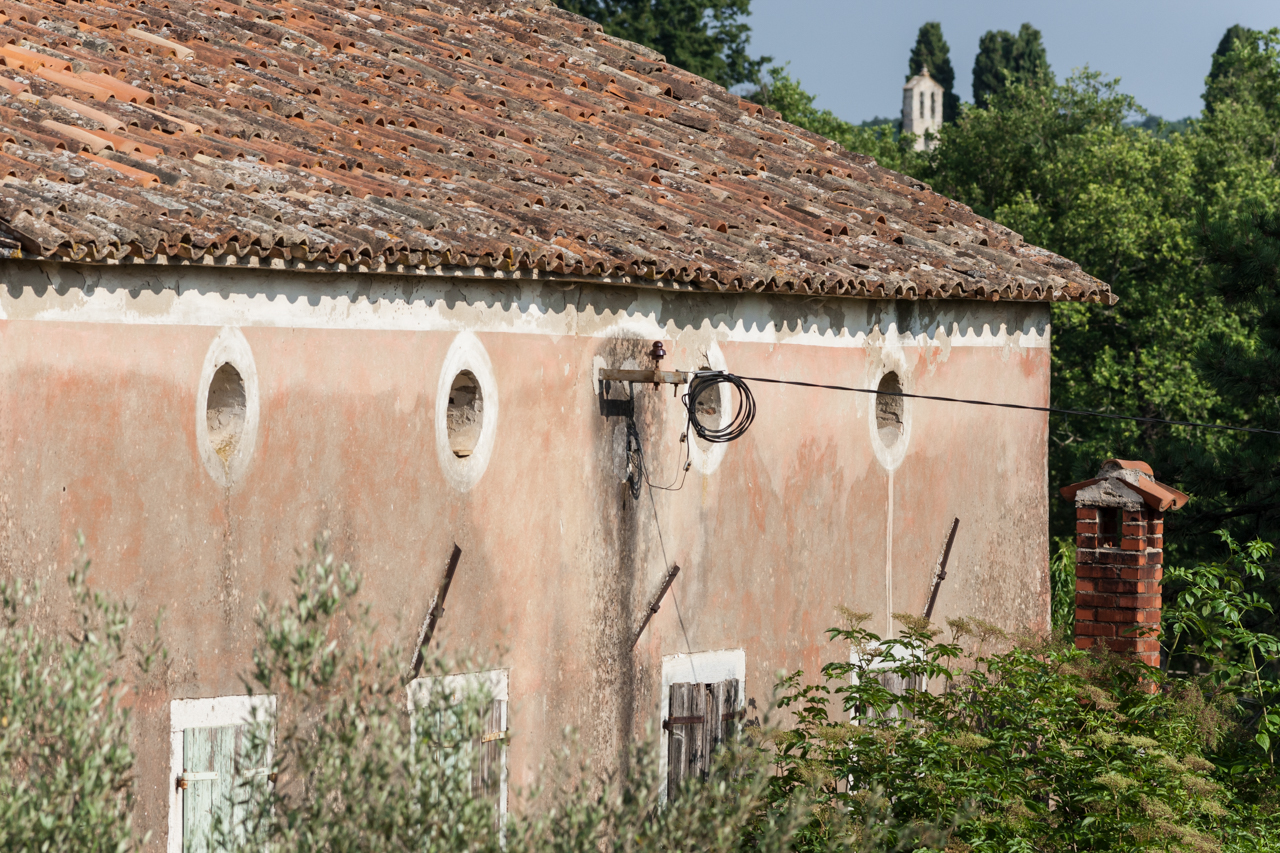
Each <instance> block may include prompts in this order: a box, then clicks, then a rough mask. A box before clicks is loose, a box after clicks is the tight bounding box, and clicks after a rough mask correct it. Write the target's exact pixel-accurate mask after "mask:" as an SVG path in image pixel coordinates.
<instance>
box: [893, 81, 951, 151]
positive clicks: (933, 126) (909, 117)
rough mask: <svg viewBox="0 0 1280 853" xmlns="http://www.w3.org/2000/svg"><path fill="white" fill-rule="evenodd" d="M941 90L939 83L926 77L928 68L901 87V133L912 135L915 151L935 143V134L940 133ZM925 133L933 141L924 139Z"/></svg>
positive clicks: (930, 146)
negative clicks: (914, 141)
mask: <svg viewBox="0 0 1280 853" xmlns="http://www.w3.org/2000/svg"><path fill="white" fill-rule="evenodd" d="M944 91H946V90H945V89H943V88H942V84H941V83H939V82H938V81H937V80H934V79H933V78H932V77H931V76H929V69H928V68H923V69H921V70H920V73H919V74H917V75H916V76H914V77H912V78H911V79H910V80H908V81H907V83H906V85H905V86H903V87H902V132H903V133H914V134H915V136H916V143H915V149H916V150H917V151H923V150H925V149H926V148H932V147H933V146H934V145H936V144H937V136H938V132H939V131H940V130H942V94H943V92H944ZM926 133H929V134H932V135H933V138H932V139H926V138H925V134H926Z"/></svg>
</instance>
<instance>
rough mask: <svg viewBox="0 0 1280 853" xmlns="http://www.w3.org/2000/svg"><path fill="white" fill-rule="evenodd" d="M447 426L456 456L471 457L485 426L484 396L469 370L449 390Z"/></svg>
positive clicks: (456, 379) (478, 383)
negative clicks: (481, 430) (481, 429)
mask: <svg viewBox="0 0 1280 853" xmlns="http://www.w3.org/2000/svg"><path fill="white" fill-rule="evenodd" d="M446 422H447V424H448V428H449V448H450V449H451V450H453V455H454V456H457V457H458V458H460V459H465V458H466V457H468V456H470V455H471V454H472V452H473V451H475V449H476V445H477V444H479V442H480V428H481V427H482V426H483V425H484V395H483V394H481V393H480V382H479V381H478V380H477V379H476V377H475V374H473V373H472V372H471V371H470V370H464V371H462V372H461V373H459V374H458V375H457V376H455V377H454V378H453V384H452V385H451V386H449V408H448V411H447V413H446Z"/></svg>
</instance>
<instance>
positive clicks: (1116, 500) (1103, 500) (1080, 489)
mask: <svg viewBox="0 0 1280 853" xmlns="http://www.w3.org/2000/svg"><path fill="white" fill-rule="evenodd" d="M1099 484H1105V485H1103V486H1102V487H1101V488H1095V487H1097V486H1099ZM1059 491H1060V492H1061V494H1062V496H1063V497H1064V498H1066V499H1067V500H1074V501H1075V502H1076V506H1121V505H1125V507H1126V508H1127V509H1136V508H1137V507H1136V506H1129V504H1130V503H1136V501H1132V500H1125V498H1126V497H1127V496H1128V495H1133V494H1136V495H1137V496H1138V497H1140V498H1141V501H1142V503H1145V504H1146V505H1147V506H1149V507H1151V508H1152V509H1154V510H1159V511H1160V512H1164V511H1166V510H1171V509H1172V510H1178V509H1182V507H1184V506H1186V503H1187V496H1186V495H1185V494H1183V493H1182V492H1180V491H1178V490H1177V489H1175V488H1173V487H1172V486H1166V485H1165V484H1164V483H1160V482H1157V481H1156V479H1155V476H1154V473H1153V472H1152V470H1151V466H1150V465H1148V464H1147V463H1146V462H1137V461H1133V460H1129V459H1108V460H1107V461H1106V462H1103V463H1102V470H1100V471H1099V472H1098V476H1097V477H1094V478H1093V479H1090V480H1085V481H1083V482H1080V483H1073V484H1071V485H1070V486H1063V487H1062V489H1060V490H1059ZM1095 501H1096V503H1095Z"/></svg>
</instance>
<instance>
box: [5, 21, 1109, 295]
mask: <svg viewBox="0 0 1280 853" xmlns="http://www.w3.org/2000/svg"><path fill="white" fill-rule="evenodd" d="M0 43H3V46H2V47H0V63H2V64H0V145H2V146H3V153H2V154H0V179H2V180H3V181H4V186H3V191H2V192H0V256H7V257H34V258H59V259H65V260H74V261H82V262H115V261H121V260H125V261H129V262H138V261H151V262H167V263H174V262H186V263H216V264H219V265H222V264H228V263H249V264H251V265H253V264H257V263H259V262H263V263H268V262H269V263H270V264H271V265H272V266H277V267H279V266H284V267H287V268H301V269H331V268H335V266H336V267H338V268H343V267H345V268H351V267H361V268H369V269H376V270H391V271H408V272H411V271H415V270H417V271H422V270H424V269H434V268H437V267H442V266H445V267H459V266H463V267H484V268H488V269H490V270H495V271H496V270H502V271H510V270H521V269H526V270H538V271H542V272H549V273H562V274H568V275H573V276H591V277H601V276H603V277H609V278H610V279H612V280H625V281H633V282H639V283H646V282H647V283H649V284H652V285H658V286H664V287H677V288H681V287H688V288H695V289H696V288H702V289H715V290H779V291H792V292H798V293H807V294H835V295H847V296H872V297H889V298H906V299H916V298H976V299H1015V300H1040V301H1044V300H1080V301H1093V302H1103V303H1106V304H1111V303H1113V302H1114V301H1115V297H1114V296H1113V295H1112V294H1111V291H1110V288H1109V287H1108V286H1107V285H1106V284H1103V283H1102V282H1100V281H1098V280H1097V279H1094V278H1093V277H1091V276H1089V275H1087V274H1085V273H1083V272H1082V271H1081V270H1080V268H1079V266H1077V265H1076V264H1074V263H1072V262H1071V261H1069V260H1067V259H1065V258H1062V257H1059V256H1057V255H1054V254H1052V253H1050V252H1047V251H1044V250H1042V249H1037V248H1035V247H1033V246H1028V245H1026V244H1024V243H1023V242H1022V239H1021V237H1019V235H1017V234H1015V233H1013V232H1011V231H1010V230H1008V229H1007V228H1004V227H1002V226H1000V225H997V224H996V223H994V222H991V221H989V220H986V219H983V218H982V217H980V216H976V215H975V214H974V213H973V212H972V211H971V210H970V209H969V208H967V207H965V206H964V205H961V204H958V203H956V202H953V201H950V200H948V199H946V198H944V197H942V196H940V195H938V194H936V193H934V192H932V191H931V190H930V188H929V187H928V186H926V185H924V184H922V183H920V182H918V181H915V180H913V179H911V178H908V177H905V176H903V175H899V174H897V173H895V172H892V171H889V170H887V169H883V168H881V167H879V166H878V165H876V163H875V161H873V160H871V159H870V158H868V157H864V156H860V155H857V154H850V153H847V152H845V151H843V150H841V149H840V148H838V147H837V146H836V145H834V144H833V143H831V142H830V141H828V140H826V139H823V138H822V137H819V136H816V135H814V134H812V133H809V132H807V131H804V130H801V129H799V128H796V127H793V126H792V125H789V124H786V123H785V122H783V121H781V120H780V119H779V118H778V117H777V115H776V114H774V113H772V112H770V111H768V110H762V109H761V108H760V107H758V106H756V105H753V104H749V103H747V102H745V101H742V100H741V99H739V98H738V97H736V96H734V95H732V94H730V93H729V92H727V91H725V90H724V89H722V88H720V87H718V86H716V85H714V84H712V83H710V82H708V81H706V80H703V79H701V78H698V77H694V76H693V75H690V74H687V73H685V72H683V71H680V70H679V69H677V68H674V67H673V66H671V65H668V64H667V63H666V62H664V61H663V59H662V57H661V56H659V55H657V54H655V53H653V52H652V51H649V50H647V49H645V48H643V47H640V46H638V45H634V44H630V43H628V42H622V41H619V40H617V39H614V38H611V37H609V36H606V35H605V34H604V33H602V32H601V31H600V29H599V27H598V26H596V25H595V24H593V23H591V22H590V21H587V20H585V19H582V18H578V17H576V16H573V15H570V14H568V13H565V12H563V11H560V10H558V9H556V8H555V7H553V6H550V5H547V4H545V3H544V2H542V0H533V2H528V0H524V1H523V2H521V0H508V2H480V0H475V2H470V3H466V4H461V3H459V4H454V3H449V2H442V0H416V2H415V4H414V5H413V6H412V7H411V6H406V5H400V4H398V3H392V2H390V0H386V2H368V0H362V2H359V3H352V2H347V3H345V4H336V5H326V4H321V3H315V2H308V0H292V2H290V1H289V0H286V2H276V3H270V4H268V3H265V2H262V3H257V2H251V0H234V2H233V0H160V2H156V3H143V2H124V0H105V2H91V3H76V2H66V1H65V0H60V2H44V0H29V2H22V3H19V2H14V0H0Z"/></svg>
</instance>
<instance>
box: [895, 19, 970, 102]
mask: <svg viewBox="0 0 1280 853" xmlns="http://www.w3.org/2000/svg"><path fill="white" fill-rule="evenodd" d="M909 68H910V70H909V71H908V72H907V79H908V80H910V79H911V78H912V77H914V76H916V75H917V74H919V73H920V72H921V71H922V70H923V69H925V68H928V69H929V76H930V77H932V78H933V79H934V80H937V81H938V83H939V84H941V86H942V88H943V89H945V90H946V92H945V93H944V94H943V96H942V120H943V121H948V122H951V121H955V120H956V114H957V113H958V112H959V111H960V98H959V97H958V96H957V95H956V93H955V87H956V71H955V69H954V68H952V67H951V48H950V47H948V45H947V40H946V39H945V38H943V37H942V24H940V23H938V22H937V21H929V22H928V23H927V24H925V25H924V26H922V27H920V32H919V33H917V34H916V45H915V47H913V48H911V62H910V66H909Z"/></svg>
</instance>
